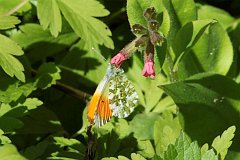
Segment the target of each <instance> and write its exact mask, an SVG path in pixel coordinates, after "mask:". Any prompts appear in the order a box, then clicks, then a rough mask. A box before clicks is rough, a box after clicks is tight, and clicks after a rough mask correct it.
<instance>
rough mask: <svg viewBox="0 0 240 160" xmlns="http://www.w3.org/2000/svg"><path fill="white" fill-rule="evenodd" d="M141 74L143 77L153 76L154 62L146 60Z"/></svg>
mask: <svg viewBox="0 0 240 160" xmlns="http://www.w3.org/2000/svg"><path fill="white" fill-rule="evenodd" d="M142 75H143V76H145V77H150V78H154V77H155V71H154V63H153V61H151V60H150V61H146V62H145V64H144V68H143V70H142Z"/></svg>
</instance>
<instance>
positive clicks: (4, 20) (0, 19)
mask: <svg viewBox="0 0 240 160" xmlns="http://www.w3.org/2000/svg"><path fill="white" fill-rule="evenodd" d="M20 22H21V21H20V20H19V19H18V18H17V17H14V16H0V29H9V28H13V27H15V25H16V24H18V23H20Z"/></svg>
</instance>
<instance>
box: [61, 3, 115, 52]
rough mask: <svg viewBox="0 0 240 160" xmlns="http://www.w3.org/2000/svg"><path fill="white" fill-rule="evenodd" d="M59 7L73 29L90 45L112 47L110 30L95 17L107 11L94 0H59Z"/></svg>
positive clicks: (106, 13) (104, 14)
mask: <svg viewBox="0 0 240 160" xmlns="http://www.w3.org/2000/svg"><path fill="white" fill-rule="evenodd" d="M57 2H58V5H59V8H60V10H61V12H62V14H63V16H64V17H65V18H66V20H67V21H68V22H69V24H70V25H71V27H72V28H73V30H74V31H75V32H76V33H77V35H78V36H80V37H81V38H82V39H83V40H84V41H86V42H87V43H88V44H89V45H90V46H92V47H93V46H95V44H100V45H105V46H106V47H108V48H112V49H113V48H114V46H113V41H112V40H111V38H110V37H109V36H111V31H110V30H109V29H108V27H107V26H106V25H105V24H104V23H103V22H102V21H100V20H98V19H96V18H95V17H103V16H107V15H108V14H109V12H108V11H107V10H106V9H104V6H103V5H101V4H100V3H99V2H98V1H96V0H80V1H75V0H61V1H57Z"/></svg>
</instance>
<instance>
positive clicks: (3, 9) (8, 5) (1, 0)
mask: <svg viewBox="0 0 240 160" xmlns="http://www.w3.org/2000/svg"><path fill="white" fill-rule="evenodd" d="M21 2H22V0H11V1H6V0H0V15H4V14H6V13H7V12H9V11H10V10H11V9H13V8H14V7H16V6H17V5H19V4H20V3H21ZM31 8H32V7H31V4H30V2H27V3H25V5H24V6H22V7H21V8H19V9H18V10H17V11H16V12H15V13H16V14H22V13H24V12H27V11H29V10H30V9H31Z"/></svg>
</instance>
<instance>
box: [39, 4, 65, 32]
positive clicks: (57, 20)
mask: <svg viewBox="0 0 240 160" xmlns="http://www.w3.org/2000/svg"><path fill="white" fill-rule="evenodd" d="M37 13H38V18H39V20H40V24H41V25H42V26H43V29H47V28H48V27H49V29H50V31H51V34H52V35H53V36H55V37H57V36H58V33H59V32H61V29H62V19H61V14H60V10H59V8H58V4H57V2H56V0H41V1H38V5H37Z"/></svg>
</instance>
